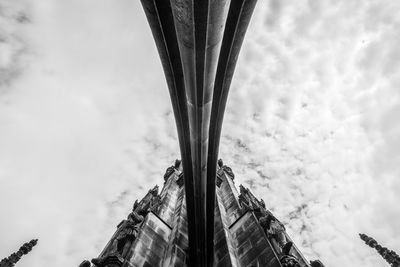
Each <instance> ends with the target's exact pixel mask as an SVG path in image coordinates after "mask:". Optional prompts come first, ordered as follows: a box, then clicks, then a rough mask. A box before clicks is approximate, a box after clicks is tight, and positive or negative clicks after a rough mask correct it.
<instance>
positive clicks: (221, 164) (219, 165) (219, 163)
mask: <svg viewBox="0 0 400 267" xmlns="http://www.w3.org/2000/svg"><path fill="white" fill-rule="evenodd" d="M223 166H224V162H223V161H222V159H219V160H218V167H220V168H222V167H223Z"/></svg>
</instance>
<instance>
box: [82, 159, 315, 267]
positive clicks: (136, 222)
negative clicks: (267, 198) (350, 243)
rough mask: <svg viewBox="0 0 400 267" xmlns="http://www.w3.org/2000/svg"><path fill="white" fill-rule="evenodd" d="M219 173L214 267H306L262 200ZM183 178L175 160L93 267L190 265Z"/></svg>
mask: <svg viewBox="0 0 400 267" xmlns="http://www.w3.org/2000/svg"><path fill="white" fill-rule="evenodd" d="M217 168H218V170H217V179H216V203H215V210H214V216H215V219H214V253H213V255H214V257H213V259H214V263H213V265H214V266H265V267H275V266H276V267H280V266H283V267H285V266H301V267H305V266H310V265H309V263H308V262H307V261H306V260H305V259H304V257H303V256H302V254H301V253H300V251H299V250H298V249H297V247H296V246H295V245H294V244H293V243H292V242H291V240H290V238H289V237H288V236H287V234H286V231H285V230H284V229H285V228H284V226H283V225H282V224H281V223H280V222H279V221H278V219H276V218H275V217H274V216H273V214H272V213H271V212H270V211H269V210H268V209H267V208H266V206H265V203H264V201H263V200H262V199H257V198H256V197H255V196H254V195H253V194H252V193H251V192H250V190H249V189H247V188H245V187H243V186H239V190H238V189H237V187H236V186H235V183H234V174H233V171H232V169H231V168H229V167H228V166H226V165H224V164H223V163H222V161H220V162H219V164H218V167H217ZM183 175H184V174H183V172H182V167H181V164H180V161H178V160H177V161H176V163H175V164H174V166H171V167H169V168H168V169H167V170H166V173H165V176H164V181H165V182H164V186H163V188H162V190H161V192H158V187H157V186H156V187H154V188H153V189H151V190H150V191H149V192H148V193H147V194H146V195H145V197H144V198H143V199H142V200H141V201H140V202H138V201H136V202H135V204H134V206H133V209H132V212H131V213H130V214H129V215H128V218H127V219H126V220H123V221H122V222H121V223H120V224H119V225H118V226H117V230H116V232H115V234H114V235H113V236H112V238H111V240H110V241H109V243H108V244H107V245H106V247H105V248H104V250H103V251H102V252H101V254H100V256H99V257H98V258H96V259H93V260H92V263H93V266H97V267H106V266H107V267H111V266H112V267H114V266H123V267H131V266H190V264H189V253H188V249H189V240H188V218H187V210H186V196H185V190H184V189H185V188H184V187H185V186H184V183H183V181H184V179H183V177H182V176H183ZM274 225H275V226H274ZM274 227H275V228H274ZM127 229H128V230H127ZM319 263H320V262H319V261H318V262H316V263H315V262H314V264H319ZM81 266H82V267H89V266H91V265H90V263H89V262H88V261H84V262H82V264H81ZM312 266H323V265H322V264H319V265H312Z"/></svg>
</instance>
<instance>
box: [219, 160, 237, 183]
mask: <svg viewBox="0 0 400 267" xmlns="http://www.w3.org/2000/svg"><path fill="white" fill-rule="evenodd" d="M218 167H220V168H222V169H223V170H224V172H225V173H226V174H228V176H229V177H230V178H231V179H232V181H233V180H234V179H235V174H234V173H233V171H232V169H231V168H230V167H228V166H226V165H224V162H223V161H222V159H219V160H218Z"/></svg>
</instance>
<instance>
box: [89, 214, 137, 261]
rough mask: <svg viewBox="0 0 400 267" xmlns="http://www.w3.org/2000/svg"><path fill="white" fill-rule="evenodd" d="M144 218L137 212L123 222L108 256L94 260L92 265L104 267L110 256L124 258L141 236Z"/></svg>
mask: <svg viewBox="0 0 400 267" xmlns="http://www.w3.org/2000/svg"><path fill="white" fill-rule="evenodd" d="M143 220H144V217H143V216H142V215H140V214H138V213H137V212H136V211H133V212H131V213H130V214H129V215H128V219H126V220H123V221H122V222H121V223H120V224H119V225H118V231H117V235H116V237H115V238H114V240H113V242H112V244H111V246H110V248H109V249H108V253H107V255H105V256H103V257H99V258H95V259H92V263H93V264H94V265H96V266H99V267H100V266H104V263H105V261H106V259H107V257H108V256H111V255H112V256H122V255H124V254H125V253H126V251H127V250H129V248H130V246H131V245H132V243H133V242H134V241H135V239H136V238H137V236H138V234H139V230H140V225H141V223H142V222H143Z"/></svg>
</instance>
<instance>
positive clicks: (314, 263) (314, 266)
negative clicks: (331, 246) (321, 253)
mask: <svg viewBox="0 0 400 267" xmlns="http://www.w3.org/2000/svg"><path fill="white" fill-rule="evenodd" d="M310 265H311V267H325V266H324V264H322V262H321V261H320V260H315V261H310Z"/></svg>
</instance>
